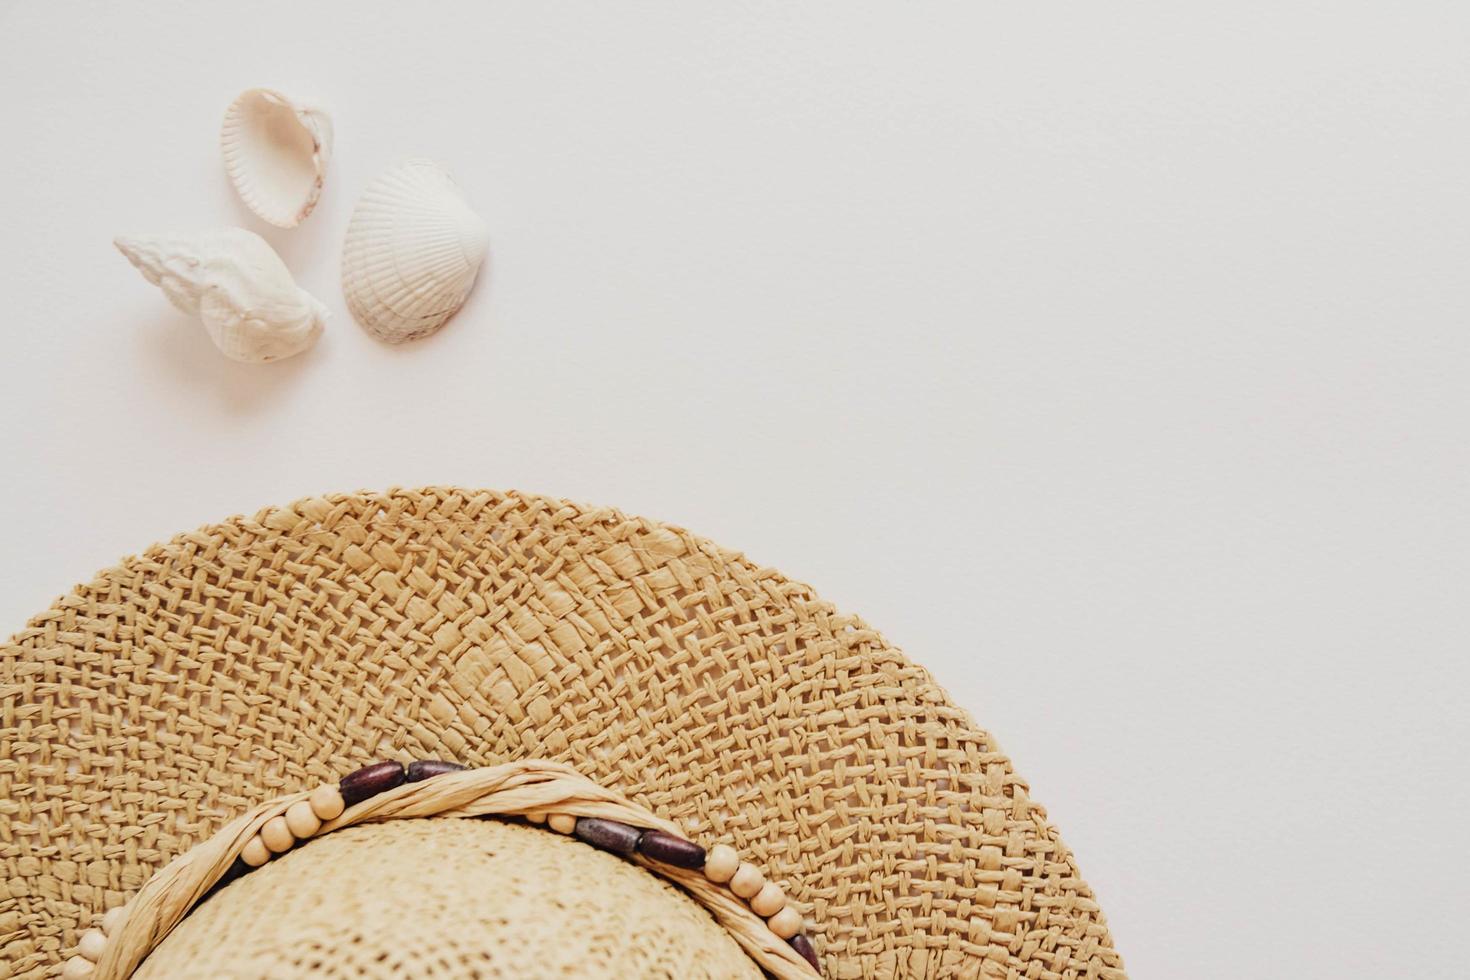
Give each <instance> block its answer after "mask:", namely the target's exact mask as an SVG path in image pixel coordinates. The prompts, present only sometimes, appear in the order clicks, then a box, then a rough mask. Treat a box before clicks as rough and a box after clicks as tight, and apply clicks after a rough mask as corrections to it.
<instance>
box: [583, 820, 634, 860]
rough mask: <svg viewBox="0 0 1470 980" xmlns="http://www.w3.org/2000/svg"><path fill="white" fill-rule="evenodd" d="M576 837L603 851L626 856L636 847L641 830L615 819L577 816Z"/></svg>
mask: <svg viewBox="0 0 1470 980" xmlns="http://www.w3.org/2000/svg"><path fill="white" fill-rule="evenodd" d="M573 833H575V834H576V835H577V839H578V840H581V841H584V842H586V843H588V844H591V845H592V846H593V847H596V848H598V849H600V850H604V851H612V852H613V853H614V854H621V855H622V856H623V857H627V856H628V855H629V854H632V853H633V852H634V851H636V850H637V849H638V839H639V838H640V837H642V836H643V831H641V830H639V829H638V828H637V827H630V826H629V825H628V824H625V823H618V822H617V821H616V820H600V819H598V818H597V817H578V818H577V829H576V830H574V831H573Z"/></svg>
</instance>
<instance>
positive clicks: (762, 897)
mask: <svg viewBox="0 0 1470 980" xmlns="http://www.w3.org/2000/svg"><path fill="white" fill-rule="evenodd" d="M785 907H786V893H785V892H783V891H782V890H781V886H780V885H778V884H776V883H775V882H774V881H768V882H766V883H765V884H764V885H762V886H761V890H760V891H758V892H756V893H755V897H754V898H752V899H751V900H750V910H751V911H752V912H754V913H755V914H756V915H758V916H760V917H761V918H763V919H765V918H770V917H771V916H773V915H775V914H776V913H777V912H779V911H781V910H782V909H784V908H785Z"/></svg>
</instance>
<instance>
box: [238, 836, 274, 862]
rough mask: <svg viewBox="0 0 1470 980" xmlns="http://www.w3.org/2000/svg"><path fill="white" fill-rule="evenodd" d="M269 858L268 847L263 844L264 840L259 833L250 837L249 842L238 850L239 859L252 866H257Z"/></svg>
mask: <svg viewBox="0 0 1470 980" xmlns="http://www.w3.org/2000/svg"><path fill="white" fill-rule="evenodd" d="M270 859H271V851H270V848H268V847H266V846H265V841H263V840H261V839H260V836H259V835H256V836H254V837H252V838H250V843H248V844H246V845H245V849H244V850H243V851H241V852H240V860H241V861H244V862H245V863H246V864H248V865H250V866H251V867H252V868H258V867H260V866H261V865H262V864H265V862H267V861H269V860H270Z"/></svg>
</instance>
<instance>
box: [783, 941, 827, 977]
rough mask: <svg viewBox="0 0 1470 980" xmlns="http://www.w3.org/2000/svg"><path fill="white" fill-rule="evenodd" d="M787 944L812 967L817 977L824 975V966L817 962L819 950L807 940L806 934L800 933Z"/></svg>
mask: <svg viewBox="0 0 1470 980" xmlns="http://www.w3.org/2000/svg"><path fill="white" fill-rule="evenodd" d="M787 942H789V943H791V948H792V949H794V950H796V952H797V955H799V956H800V957H801V958H802V959H804V960H806V961H807V962H808V963H810V964H811V965H812V969H813V970H816V971H817V976H821V975H822V966H821V964H819V963H818V962H817V948H816V947H815V946H813V945H812V941H811V940H810V939H808V938H806V933H804V932H798V933H797V934H796V935H794V936H792V937H791V938H790V939H789V940H787Z"/></svg>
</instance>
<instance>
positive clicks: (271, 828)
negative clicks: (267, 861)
mask: <svg viewBox="0 0 1470 980" xmlns="http://www.w3.org/2000/svg"><path fill="white" fill-rule="evenodd" d="M260 839H261V840H263V841H265V846H266V847H269V848H270V849H271V850H272V851H273V852H274V853H276V854H280V853H282V852H283V851H289V850H290V849H291V845H292V844H294V843H296V838H295V837H292V836H291V828H290V827H288V826H286V818H285V817H271V818H270V819H269V820H267V821H266V822H265V826H264V827H261V828H260Z"/></svg>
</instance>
